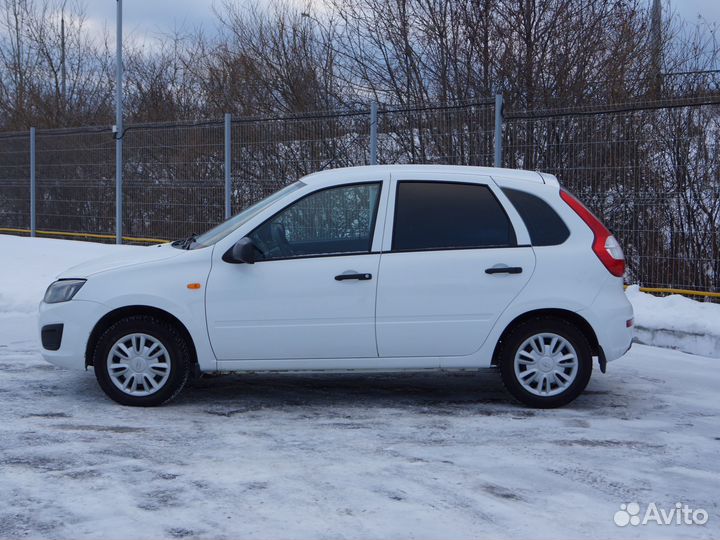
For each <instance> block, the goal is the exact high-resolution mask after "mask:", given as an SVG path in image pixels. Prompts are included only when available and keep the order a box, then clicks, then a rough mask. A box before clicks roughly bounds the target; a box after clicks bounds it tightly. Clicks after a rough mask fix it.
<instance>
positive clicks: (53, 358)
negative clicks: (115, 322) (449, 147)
mask: <svg viewBox="0 0 720 540" xmlns="http://www.w3.org/2000/svg"><path fill="white" fill-rule="evenodd" d="M106 310H107V308H106V307H105V306H104V305H103V304H100V303H98V302H90V301H87V300H70V301H69V302H60V303H58V304H46V303H45V302H41V303H40V313H39V316H38V330H39V332H40V335H41V342H42V343H43V348H42V351H41V354H42V357H43V358H44V359H45V360H46V361H48V362H50V363H51V364H55V365H56V366H59V367H62V368H66V369H85V350H86V347H87V342H88V339H89V338H90V332H91V331H92V329H93V327H94V326H95V323H97V321H98V320H100V317H102V315H103V314H104V313H105V311H106ZM58 327H62V333H61V335H60V336H58V335H57V331H56V332H55V335H48V330H49V329H53V328H55V329H57V328H58ZM43 329H44V332H43ZM43 334H44V335H43ZM58 338H59V339H58ZM53 349H54V350H53Z"/></svg>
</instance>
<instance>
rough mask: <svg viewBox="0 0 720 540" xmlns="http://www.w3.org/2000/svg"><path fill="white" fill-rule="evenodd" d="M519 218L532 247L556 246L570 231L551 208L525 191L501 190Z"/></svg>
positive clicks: (566, 237)
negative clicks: (523, 224)
mask: <svg viewBox="0 0 720 540" xmlns="http://www.w3.org/2000/svg"><path fill="white" fill-rule="evenodd" d="M502 191H503V193H504V194H505V195H506V196H507V198H508V199H510V202H511V203H512V204H513V206H514V207H515V209H516V210H517V211H518V214H520V217H521V218H522V220H523V221H524V222H525V226H526V227H527V230H528V233H530V242H531V243H532V245H533V246H557V245H559V244H562V243H563V242H564V241H565V240H567V239H568V237H569V236H570V230H569V229H568V228H567V225H565V222H564V221H563V220H562V218H561V217H560V216H559V215H558V214H557V212H555V210H553V208H552V207H551V206H550V205H549V204H548V203H546V202H545V201H543V200H542V199H541V198H540V197H536V196H535V195H532V194H530V193H528V192H526V191H521V190H519V189H510V188H503V190H502Z"/></svg>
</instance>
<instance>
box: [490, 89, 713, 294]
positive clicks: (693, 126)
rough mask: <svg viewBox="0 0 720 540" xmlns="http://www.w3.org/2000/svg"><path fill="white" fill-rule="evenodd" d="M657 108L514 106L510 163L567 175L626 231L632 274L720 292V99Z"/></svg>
mask: <svg viewBox="0 0 720 540" xmlns="http://www.w3.org/2000/svg"><path fill="white" fill-rule="evenodd" d="M645 107H647V105H645ZM653 107H654V108H640V107H637V108H626V109H623V110H618V111H606V112H602V111H592V110H585V111H582V110H580V111H578V110H576V111H545V112H543V113H541V114H532V113H531V114H527V113H517V114H513V113H509V114H507V115H506V123H505V131H504V153H503V157H504V166H506V167H512V168H515V167H517V168H526V169H537V170H542V171H545V172H550V173H553V174H555V175H557V177H558V178H559V179H560V181H561V183H562V184H563V185H564V186H565V187H567V188H568V189H570V190H571V191H573V192H575V193H576V194H577V195H578V196H579V197H580V198H581V199H582V200H583V201H584V202H585V204H587V205H588V206H589V207H590V208H591V209H592V210H593V211H594V212H595V213H596V214H597V215H598V216H601V217H602V219H603V220H604V222H605V223H606V224H607V225H608V227H609V228H610V229H611V230H612V231H613V233H614V234H616V236H617V237H618V239H619V240H620V243H621V244H622V246H623V248H624V250H625V255H626V259H627V262H628V274H627V276H628V280H629V282H631V283H638V284H640V285H642V286H647V287H668V288H690V289H697V290H705V291H718V290H720V236H719V235H718V220H719V219H720V214H719V212H720V156H719V155H718V150H719V149H720V148H719V145H718V136H720V105H717V104H707V105H698V104H695V103H693V104H688V105H684V104H683V103H682V102H672V103H665V104H663V103H656V104H653Z"/></svg>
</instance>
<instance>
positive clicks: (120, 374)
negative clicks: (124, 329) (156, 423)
mask: <svg viewBox="0 0 720 540" xmlns="http://www.w3.org/2000/svg"><path fill="white" fill-rule="evenodd" d="M107 368H108V373H109V374H110V380H112V382H113V384H114V385H115V386H117V387H118V388H119V389H120V390H122V391H123V392H124V393H125V394H127V395H129V396H138V397H142V396H149V395H150V394H154V393H155V392H157V391H158V390H160V389H161V388H162V387H163V386H164V385H165V383H166V382H167V380H168V378H169V377H170V355H169V354H168V352H167V349H166V348H165V346H164V345H163V344H162V343H160V342H159V341H158V340H157V339H155V338H154V337H152V336H149V335H147V334H129V335H127V336H125V337H122V338H120V339H118V340H117V341H116V342H115V345H113V346H112V347H111V348H110V353H109V354H108V357H107Z"/></svg>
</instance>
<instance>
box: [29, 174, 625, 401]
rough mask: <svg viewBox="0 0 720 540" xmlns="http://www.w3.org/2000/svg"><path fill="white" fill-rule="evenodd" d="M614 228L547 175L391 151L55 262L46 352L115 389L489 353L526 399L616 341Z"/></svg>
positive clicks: (124, 394) (144, 397)
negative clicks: (420, 159)
mask: <svg viewBox="0 0 720 540" xmlns="http://www.w3.org/2000/svg"><path fill="white" fill-rule="evenodd" d="M624 270H625V262H624V257H623V253H622V250H621V249H620V246H619V245H618V243H617V242H616V240H615V238H614V237H613V236H612V235H611V234H610V232H609V231H608V230H607V229H606V228H605V227H604V226H603V225H602V223H600V221H598V220H597V218H595V217H594V216H593V215H592V214H591V213H590V212H589V211H588V210H587V209H586V208H585V207H584V206H583V205H582V204H581V203H580V202H578V201H577V199H575V198H574V197H573V196H572V195H571V194H570V193H568V192H567V191H565V190H563V189H562V188H561V187H560V185H559V183H558V181H557V180H556V178H555V177H553V176H551V175H548V174H542V173H537V172H530V171H518V170H506V169H490V168H479V167H457V166H421V165H403V166H399V165H392V166H372V167H357V168H347V169H335V170H330V171H324V172H319V173H316V174H311V175H309V176H307V177H305V178H303V179H302V180H301V181H299V182H296V183H294V184H292V185H289V186H287V187H286V188H284V189H282V190H280V191H278V192H276V193H274V194H273V195H270V196H269V197H268V198H266V199H263V200H262V201H260V202H259V203H257V204H255V205H254V206H251V207H249V208H247V209H245V210H244V211H242V212H241V213H239V214H237V215H236V216H234V217H232V218H231V219H229V220H228V221H225V222H224V223H222V224H220V225H218V226H217V227H215V228H213V229H211V230H209V231H208V232H206V233H205V234H202V235H200V236H191V237H190V238H187V239H185V240H182V241H177V242H173V243H172V244H162V245H158V246H154V247H149V248H146V249H145V251H144V252H139V253H137V252H134V253H132V254H119V255H118V256H116V257H105V258H102V259H98V260H95V261H91V262H89V263H86V264H82V265H80V266H77V267H75V268H72V269H70V270H67V271H66V272H64V273H63V274H62V275H61V276H60V277H59V279H58V280H57V281H55V282H54V283H53V284H51V285H50V287H49V288H48V290H47V293H46V295H45V298H44V300H43V302H42V303H41V305H40V334H41V340H42V345H43V356H44V358H45V359H46V360H47V361H49V362H52V363H53V364H56V365H58V366H62V367H66V368H77V369H84V368H86V367H87V366H93V368H94V371H95V375H96V377H97V380H98V382H99V384H100V386H101V387H102V389H103V390H104V391H105V392H106V393H107V394H108V395H109V396H110V397H111V398H112V399H114V400H115V401H117V402H119V403H121V404H124V405H142V406H150V405H159V404H161V403H164V402H166V401H168V400H169V399H171V398H172V397H174V396H175V395H176V394H177V393H178V392H180V390H181V389H182V388H183V386H184V385H185V382H186V381H187V379H188V377H189V376H190V375H193V374H198V373H206V372H216V371H239V372H257V371H275V372H280V371H357V370H377V371H402V370H473V369H478V368H487V367H493V366H496V367H498V368H499V369H500V373H501V375H502V380H503V381H504V383H505V385H506V387H507V389H508V390H509V391H510V393H511V394H512V395H513V396H515V397H516V398H517V399H518V400H520V401H521V402H523V403H525V404H527V405H530V406H533V407H556V406H560V405H564V404H566V403H568V402H570V401H572V400H573V399H574V398H575V397H577V396H578V395H579V394H580V393H581V392H582V391H583V389H584V388H585V386H586V385H587V383H588V380H589V379H590V373H591V371H592V367H593V358H594V357H596V358H597V359H598V362H599V366H600V369H601V371H603V372H604V371H605V367H606V363H607V362H608V361H610V360H614V359H616V358H619V357H620V356H622V355H623V354H625V352H626V351H627V350H628V348H629V347H630V344H631V339H632V324H633V312H632V307H631V305H630V303H629V302H628V300H627V298H626V297H625V294H624V292H623V279H622V276H623V273H624Z"/></svg>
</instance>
